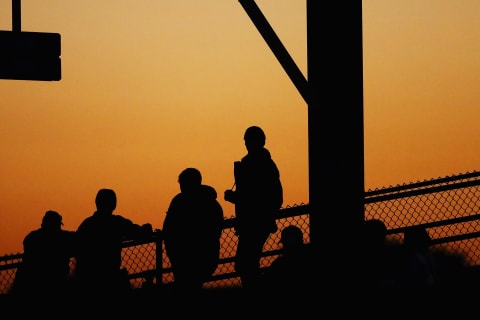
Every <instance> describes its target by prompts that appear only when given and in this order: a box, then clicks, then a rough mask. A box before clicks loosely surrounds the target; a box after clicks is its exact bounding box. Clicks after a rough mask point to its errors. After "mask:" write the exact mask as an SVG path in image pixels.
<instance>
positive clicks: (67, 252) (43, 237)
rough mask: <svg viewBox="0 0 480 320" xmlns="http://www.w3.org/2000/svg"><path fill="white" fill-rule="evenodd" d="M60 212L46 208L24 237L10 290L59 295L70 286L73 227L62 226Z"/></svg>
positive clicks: (74, 242) (73, 238) (15, 292)
mask: <svg viewBox="0 0 480 320" xmlns="http://www.w3.org/2000/svg"><path fill="white" fill-rule="evenodd" d="M62 225H63V222H62V216H61V215H60V214H59V213H58V212H56V211H53V210H48V211H47V212H45V215H44V216H43V218H42V223H41V226H40V228H39V229H36V230H33V231H31V232H29V233H28V234H27V235H26V236H25V238H24V240H23V251H24V252H23V258H22V262H21V265H20V266H19V268H18V270H17V273H16V275H15V280H14V284H13V287H12V289H11V293H12V294H19V295H25V296H30V295H34V296H39V295H40V296H45V295H46V296H50V295H52V294H54V295H57V296H61V295H63V294H64V293H65V292H66V290H67V289H69V281H70V274H71V270H70V267H71V263H70V262H71V261H70V259H71V258H72V257H73V256H74V254H75V247H76V240H75V239H76V235H75V232H74V231H68V230H63V229H62Z"/></svg>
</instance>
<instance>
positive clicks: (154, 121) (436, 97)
mask: <svg viewBox="0 0 480 320" xmlns="http://www.w3.org/2000/svg"><path fill="white" fill-rule="evenodd" d="M256 3H257V5H258V6H259V8H260V9H261V10H262V12H263V13H264V15H265V16H266V18H267V19H268V21H269V22H270V24H271V25H272V27H273V29H274V30H275V32H276V33H277V35H278V36H279V38H280V40H281V41H282V42H283V44H284V45H285V47H286V48H287V50H288V51H289V53H290V55H291V56H292V58H293V59H294V60H295V62H296V63H297V65H298V66H299V68H300V69H301V70H302V72H303V73H304V75H305V77H306V78H307V79H308V75H307V73H306V69H307V57H306V49H307V42H306V1H299V0H257V1H256ZM346 5H347V4H346ZM363 6H364V8H363V34H364V39H363V43H364V132H365V189H366V190H369V189H375V188H381V187H386V186H391V185H397V184H403V183H409V182H414V181H421V180H427V179H431V178H438V177H444V176H448V175H452V174H459V173H465V172H471V171H475V170H479V169H480V126H479V124H478V119H479V118H480V90H479V89H480V59H479V57H480V40H479V39H480V1H478V0H364V1H363ZM21 26H22V30H23V31H35V32H53V33H60V34H61V37H62V79H61V80H60V81H53V82H43V81H23V80H0V134H1V137H2V138H1V140H0V149H1V150H2V151H1V154H0V175H1V180H0V212H1V217H2V223H1V224H0V255H3V254H11V253H17V252H23V247H22V241H23V237H24V236H25V235H26V234H27V233H28V232H29V231H31V230H33V229H36V228H38V227H40V222H41V219H42V217H43V214H44V213H45V211H47V210H50V209H51V210H56V211H58V212H60V213H61V214H62V215H63V221H64V229H69V230H76V228H77V227H78V225H79V224H80V222H81V221H82V220H83V219H84V218H86V217H87V216H89V215H91V214H92V213H93V212H94V211H95V205H94V198H95V195H96V192H97V191H98V189H100V188H112V189H114V190H115V191H116V192H117V196H118V206H117V210H116V213H117V214H122V215H124V216H126V217H128V218H130V219H131V220H132V221H134V222H136V223H139V224H143V223H146V222H150V223H152V225H153V227H154V228H161V226H162V224H163V219H164V217H165V211H166V210H167V207H168V204H169V202H170V200H171V198H172V197H173V196H174V195H175V194H176V193H178V192H179V187H178V183H177V177H178V174H179V173H180V171H182V170H183V169H184V168H186V167H196V168H198V169H199V170H200V171H201V172H202V175H203V182H204V183H205V184H209V185H211V186H213V187H215V188H216V190H217V192H218V195H219V200H220V203H221V204H222V206H223V209H224V215H225V217H227V218H228V217H232V216H233V215H234V211H233V205H232V204H230V203H227V202H224V201H223V191H224V190H225V189H228V188H231V187H232V184H233V172H232V171H233V161H235V160H239V159H240V158H241V157H242V156H243V155H244V154H245V152H246V150H245V147H244V144H243V132H244V130H245V128H247V127H248V126H250V125H259V126H261V127H262V128H263V129H264V130H265V132H266V135H267V143H266V147H267V148H268V149H269V150H270V151H271V153H272V156H273V158H274V160H275V161H276V162H277V165H278V167H279V169H280V171H281V179H282V182H283V185H284V193H285V197H284V198H285V202H284V206H293V205H296V204H301V203H308V202H309V199H308V166H309V164H308V139H307V129H308V128H307V120H308V119H307V117H308V114H307V105H306V104H305V102H304V100H303V99H302V97H301V95H300V94H299V93H298V91H297V90H296V88H295V86H294V85H293V83H292V82H291V81H290V79H289V78H288V76H287V74H286V73H285V71H284V70H283V69H282V67H281V65H280V63H279V62H278V61H277V60H276V58H275V56H274V55H273V53H272V51H271V50H270V49H269V48H268V46H267V44H266V43H265V41H264V40H263V38H262V37H261V35H260V33H259V32H258V30H257V29H256V28H255V26H254V25H253V23H252V21H251V20H250V18H249V17H248V15H247V13H246V12H245V10H244V9H243V8H242V6H241V5H240V3H239V2H238V1H237V0H202V1H196V0H175V1H162V0H135V1H126V0H101V1H99V0H82V1H73V0H42V1H36V0H23V1H22V25H21ZM11 29H12V20H11V0H0V30H11ZM319 44H320V45H321V41H319ZM332 125H333V126H335V124H334V123H332ZM329 138H331V137H325V139H329ZM319 152H321V150H319Z"/></svg>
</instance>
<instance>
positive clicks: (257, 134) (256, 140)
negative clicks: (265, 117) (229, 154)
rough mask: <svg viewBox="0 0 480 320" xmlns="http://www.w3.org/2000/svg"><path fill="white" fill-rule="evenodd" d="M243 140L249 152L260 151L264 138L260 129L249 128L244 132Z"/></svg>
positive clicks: (255, 127)
mask: <svg viewBox="0 0 480 320" xmlns="http://www.w3.org/2000/svg"><path fill="white" fill-rule="evenodd" d="M243 140H245V147H246V148H247V150H248V151H249V152H250V151H255V150H259V149H262V148H263V147H264V146H265V140H266V138H265V133H264V132H263V130H262V128H260V127H257V126H251V127H248V128H247V130H245V134H244V136H243Z"/></svg>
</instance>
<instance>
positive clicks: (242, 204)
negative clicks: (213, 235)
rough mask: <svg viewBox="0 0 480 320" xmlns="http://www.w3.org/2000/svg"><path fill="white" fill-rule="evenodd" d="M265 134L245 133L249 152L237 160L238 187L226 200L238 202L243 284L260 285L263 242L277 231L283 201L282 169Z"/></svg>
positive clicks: (254, 128)
mask: <svg viewBox="0 0 480 320" xmlns="http://www.w3.org/2000/svg"><path fill="white" fill-rule="evenodd" d="M265 140H266V137H265V133H264V132H263V130H262V129H261V128H260V127H257V126H251V127H249V128H247V130H246V131H245V134H244V141H245V147H246V148H247V151H248V152H247V155H245V156H244V157H243V158H242V159H241V161H236V162H235V163H234V176H235V186H236V190H226V191H225V194H224V199H225V200H226V201H229V202H231V203H234V204H235V216H236V224H235V231H236V234H237V235H238V246H237V252H236V256H235V270H236V271H237V272H238V273H239V275H240V278H241V281H242V287H244V288H250V287H252V286H256V284H258V281H259V280H260V257H261V254H262V251H263V245H264V244H265V241H266V240H267V239H268V237H269V236H270V234H271V233H272V232H275V231H276V230H277V225H276V215H277V214H278V212H279V210H280V208H281V206H282V204H283V188H282V184H281V181H280V172H279V170H278V168H277V165H276V164H275V162H274V161H273V159H272V157H271V155H270V152H269V150H267V149H266V148H265Z"/></svg>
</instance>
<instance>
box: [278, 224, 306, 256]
mask: <svg viewBox="0 0 480 320" xmlns="http://www.w3.org/2000/svg"><path fill="white" fill-rule="evenodd" d="M280 243H281V244H282V245H283V249H284V250H286V251H289V250H292V249H296V248H299V247H301V246H302V245H303V232H302V230H301V229H300V228H299V227H297V226H293V225H291V226H288V227H285V228H284V229H283V230H282V234H281V236H280Z"/></svg>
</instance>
